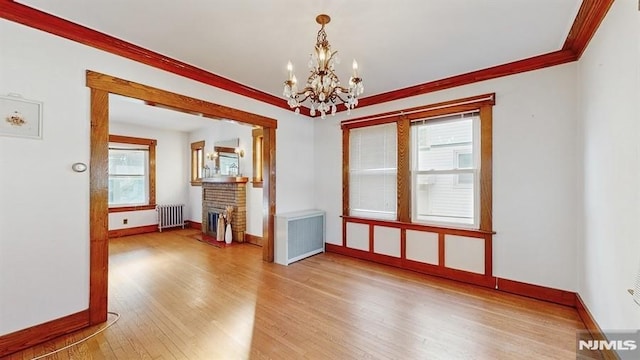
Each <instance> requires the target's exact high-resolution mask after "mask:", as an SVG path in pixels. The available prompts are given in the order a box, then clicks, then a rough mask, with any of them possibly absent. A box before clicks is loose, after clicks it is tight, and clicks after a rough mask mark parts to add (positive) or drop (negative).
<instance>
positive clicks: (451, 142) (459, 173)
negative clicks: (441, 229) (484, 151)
mask: <svg viewBox="0 0 640 360" xmlns="http://www.w3.org/2000/svg"><path fill="white" fill-rule="evenodd" d="M479 122H480V119H479V116H478V113H477V112H474V113H466V114H462V115H454V116H447V117H441V118H431V119H429V118H427V119H422V120H417V121H413V122H412V123H411V136H412V141H411V150H412V152H411V154H412V156H411V158H412V159H413V161H412V167H411V174H412V177H411V184H412V189H411V193H412V197H411V204H412V212H411V220H412V222H423V223H430V224H453V225H459V226H470V227H477V224H478V214H479V211H478V205H479V202H478V199H479V186H478V184H477V180H478V166H477V164H478V161H477V160H476V156H475V155H477V154H478V153H479V134H478V133H479Z"/></svg>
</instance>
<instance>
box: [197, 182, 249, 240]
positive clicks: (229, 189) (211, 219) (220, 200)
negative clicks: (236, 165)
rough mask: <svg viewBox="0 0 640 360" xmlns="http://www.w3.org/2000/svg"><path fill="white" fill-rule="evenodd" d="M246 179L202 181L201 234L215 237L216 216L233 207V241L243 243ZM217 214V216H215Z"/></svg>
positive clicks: (245, 218)
mask: <svg viewBox="0 0 640 360" xmlns="http://www.w3.org/2000/svg"><path fill="white" fill-rule="evenodd" d="M248 180H249V179H248V178H246V177H231V176H216V177H212V178H204V179H202V232H203V233H204V234H206V235H209V236H212V237H215V236H216V229H217V223H215V221H216V220H215V219H217V216H222V213H223V212H224V210H225V209H226V208H227V206H233V216H232V217H231V232H232V234H233V241H235V242H244V234H245V232H246V230H247V181H248ZM216 214H218V215H216ZM210 223H211V224H210Z"/></svg>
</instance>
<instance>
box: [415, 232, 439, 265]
mask: <svg viewBox="0 0 640 360" xmlns="http://www.w3.org/2000/svg"><path fill="white" fill-rule="evenodd" d="M407 259H408V260H413V261H419V262H422V263H426V264H432V265H438V234H437V233H432V232H426V231H416V230H407Z"/></svg>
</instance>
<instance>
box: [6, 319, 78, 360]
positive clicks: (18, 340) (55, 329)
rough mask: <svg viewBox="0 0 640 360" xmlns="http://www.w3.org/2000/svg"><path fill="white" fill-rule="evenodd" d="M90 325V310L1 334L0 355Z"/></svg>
mask: <svg viewBox="0 0 640 360" xmlns="http://www.w3.org/2000/svg"><path fill="white" fill-rule="evenodd" d="M87 326H89V310H83V311H80V312H77V313H75V314H71V315H67V316H65V317H61V318H59V319H55V320H51V321H48V322H46V323H43V324H39V325H36V326H32V327H29V328H26V329H23V330H19V331H16V332H13V333H10V334H6V335H2V336H0V357H3V356H6V355H9V354H12V353H14V352H17V351H20V350H24V349H26V348H29V347H32V346H34V345H36V344H40V343H43V342H45V341H48V340H51V339H54V338H56V337H58V336H61V335H65V334H69V333H72V332H74V331H76V330H79V329H82V328H84V327H87Z"/></svg>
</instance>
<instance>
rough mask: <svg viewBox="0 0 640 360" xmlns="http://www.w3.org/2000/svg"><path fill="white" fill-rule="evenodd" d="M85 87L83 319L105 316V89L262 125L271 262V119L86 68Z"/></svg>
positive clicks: (267, 257) (266, 248)
mask: <svg viewBox="0 0 640 360" xmlns="http://www.w3.org/2000/svg"><path fill="white" fill-rule="evenodd" d="M86 84H87V87H89V88H90V89H91V106H90V108H91V154H90V164H91V167H90V185H89V188H90V204H89V216H90V220H89V221H90V250H89V251H90V265H89V271H90V275H89V322H90V324H91V325H93V324H97V323H101V322H104V321H106V320H107V298H108V263H109V242H108V215H109V209H108V191H109V190H108V189H109V188H108V165H109V163H108V162H109V151H108V144H109V94H116V95H121V96H127V97H131V98H135V99H138V100H142V101H146V102H150V103H154V104H157V105H161V106H166V107H170V108H174V109H176V110H180V111H187V112H192V113H198V114H201V115H202V116H203V117H207V118H212V119H220V118H224V119H229V120H234V121H237V122H240V123H245V124H249V125H255V126H259V127H261V128H262V129H263V140H262V141H263V146H262V174H265V176H264V177H263V195H262V199H263V208H264V210H265V211H264V212H263V218H262V224H263V232H262V236H263V247H262V259H263V261H267V262H273V254H274V241H273V240H274V231H275V229H274V227H275V223H274V219H275V208H276V196H275V194H276V188H275V179H276V166H275V164H276V159H275V154H276V141H275V140H276V138H275V135H276V134H275V132H276V128H277V121H276V120H275V119H271V118H268V117H264V116H261V115H257V114H252V113H249V112H245V111H242V110H238V109H234V108H230V107H226V106H223V105H219V104H214V103H211V102H207V101H204V100H200V99H196V98H192V97H189V96H185V95H180V94H176V93H172V92H169V91H166V90H162V89H158V88H154V87H150V86H147V85H143V84H139V83H135V82H132V81H128V80H123V79H119V78H116V77H113V76H109V75H105V74H101V73H98V72H94V71H90V70H87V74H86Z"/></svg>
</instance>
